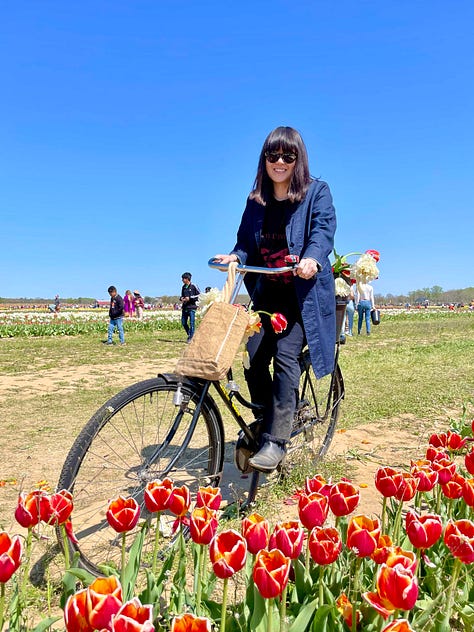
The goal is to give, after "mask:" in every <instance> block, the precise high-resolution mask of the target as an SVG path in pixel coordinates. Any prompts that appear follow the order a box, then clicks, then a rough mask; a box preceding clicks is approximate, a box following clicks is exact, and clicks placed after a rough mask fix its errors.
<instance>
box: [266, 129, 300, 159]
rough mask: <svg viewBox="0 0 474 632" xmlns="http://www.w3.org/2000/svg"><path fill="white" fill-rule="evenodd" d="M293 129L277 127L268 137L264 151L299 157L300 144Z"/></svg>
mask: <svg viewBox="0 0 474 632" xmlns="http://www.w3.org/2000/svg"><path fill="white" fill-rule="evenodd" d="M292 132H294V130H293V129H292V128H291V127H277V128H276V129H275V130H273V132H271V134H270V135H269V136H268V138H267V140H266V143H265V146H264V148H263V151H264V152H265V151H269V152H277V151H279V150H281V151H283V152H284V153H287V154H296V155H298V149H299V147H298V143H297V140H296V138H295V136H294V133H292Z"/></svg>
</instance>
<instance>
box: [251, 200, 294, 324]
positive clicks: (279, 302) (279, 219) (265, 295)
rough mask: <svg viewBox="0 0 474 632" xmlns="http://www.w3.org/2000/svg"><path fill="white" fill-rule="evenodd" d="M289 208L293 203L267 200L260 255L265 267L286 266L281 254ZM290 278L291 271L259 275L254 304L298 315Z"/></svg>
mask: <svg viewBox="0 0 474 632" xmlns="http://www.w3.org/2000/svg"><path fill="white" fill-rule="evenodd" d="M293 207H294V204H292V203H291V202H289V201H288V200H283V201H278V200H271V201H270V202H269V203H268V204H267V206H266V208H265V217H264V220H263V227H262V234H261V240H260V256H261V259H262V264H263V266H265V267H267V268H282V267H284V266H285V265H286V263H285V257H286V256H287V255H288V254H289V249H288V242H287V239H286V230H285V229H286V225H287V223H288V221H289V219H290V217H291V211H292V208H293ZM293 279H294V277H293V273H292V272H285V273H284V274H275V275H270V274H265V275H262V276H261V277H260V280H259V283H258V284H257V290H256V293H255V298H254V303H255V305H256V306H257V307H259V308H260V309H264V308H266V309H268V311H271V312H273V311H281V312H282V313H283V314H284V315H285V316H287V317H288V316H289V315H290V312H291V313H293V312H296V313H298V314H299V307H298V300H297V297H296V292H295V288H294V283H293Z"/></svg>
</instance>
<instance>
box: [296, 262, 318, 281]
mask: <svg viewBox="0 0 474 632" xmlns="http://www.w3.org/2000/svg"><path fill="white" fill-rule="evenodd" d="M317 272H318V264H317V262H316V261H315V260H314V259H310V258H309V257H308V258H303V259H301V261H300V262H299V264H298V265H297V266H296V268H295V272H294V273H295V274H296V275H297V276H299V277H301V278H302V279H312V278H313V277H314V276H315V275H316V274H317Z"/></svg>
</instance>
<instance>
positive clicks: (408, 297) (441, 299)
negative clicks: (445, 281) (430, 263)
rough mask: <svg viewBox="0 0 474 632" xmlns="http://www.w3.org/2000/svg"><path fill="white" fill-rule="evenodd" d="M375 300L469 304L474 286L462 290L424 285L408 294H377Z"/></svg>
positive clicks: (383, 301) (384, 302)
mask: <svg viewBox="0 0 474 632" xmlns="http://www.w3.org/2000/svg"><path fill="white" fill-rule="evenodd" d="M375 300H376V302H377V303H379V304H387V305H404V304H405V303H410V304H411V305H416V304H417V303H423V302H425V301H426V300H428V301H429V302H430V304H431V305H442V304H445V303H456V304H457V303H463V304H464V305H468V304H469V303H470V302H471V301H472V300H474V287H467V288H464V289H462V290H443V288H442V287H440V286H439V285H433V287H424V288H420V289H418V290H412V291H411V292H408V294H385V295H384V294H376V295H375Z"/></svg>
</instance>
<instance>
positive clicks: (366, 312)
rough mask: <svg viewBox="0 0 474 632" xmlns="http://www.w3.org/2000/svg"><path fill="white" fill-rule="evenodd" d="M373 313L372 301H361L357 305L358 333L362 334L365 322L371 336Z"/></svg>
mask: <svg viewBox="0 0 474 632" xmlns="http://www.w3.org/2000/svg"><path fill="white" fill-rule="evenodd" d="M371 311H372V303H371V302H370V301H359V304H358V305H357V313H358V315H359V319H358V321H357V333H358V334H360V332H361V330H362V323H363V322H364V320H365V328H366V330H367V333H368V334H370V312H371Z"/></svg>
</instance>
